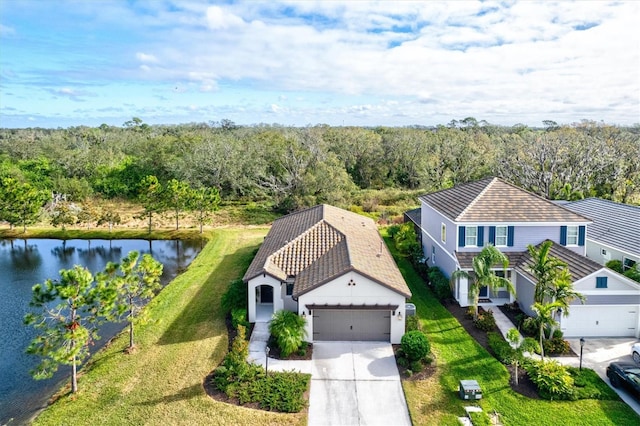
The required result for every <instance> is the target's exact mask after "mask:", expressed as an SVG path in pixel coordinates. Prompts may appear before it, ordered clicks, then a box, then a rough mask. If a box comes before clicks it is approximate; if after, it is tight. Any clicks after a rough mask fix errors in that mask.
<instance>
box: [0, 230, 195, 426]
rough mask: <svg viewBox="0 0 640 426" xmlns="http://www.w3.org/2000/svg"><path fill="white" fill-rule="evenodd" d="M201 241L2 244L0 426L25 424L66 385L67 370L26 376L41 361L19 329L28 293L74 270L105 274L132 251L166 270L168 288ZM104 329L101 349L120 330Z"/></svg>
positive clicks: (29, 335)
mask: <svg viewBox="0 0 640 426" xmlns="http://www.w3.org/2000/svg"><path fill="white" fill-rule="evenodd" d="M201 244H202V242H201V241H199V240H67V241H63V240H53V239H16V240H0V342H2V343H1V344H0V425H4V424H7V423H8V422H9V421H10V420H11V419H13V420H12V421H11V423H9V424H23V423H26V422H27V421H28V420H29V418H31V416H32V415H33V414H34V413H36V412H37V410H38V409H39V408H41V407H42V406H44V405H46V401H47V399H48V398H49V397H50V396H51V394H52V393H53V392H55V391H56V390H57V389H58V387H59V385H60V382H61V381H63V380H67V379H68V371H69V370H68V369H66V368H65V369H61V371H59V372H58V373H57V374H56V375H55V376H54V377H53V378H51V379H47V380H38V381H36V380H34V379H32V378H31V375H30V374H29V371H30V370H31V369H33V368H34V367H35V366H36V365H37V364H38V362H39V358H38V357H35V356H32V355H27V354H26V353H25V349H26V348H27V346H28V345H29V342H31V340H32V339H33V338H34V337H35V334H36V330H35V329H34V328H33V327H27V326H25V325H23V318H24V316H25V314H26V313H27V312H29V310H30V308H29V302H30V301H31V288H32V287H33V285H34V284H37V283H42V282H44V281H45V280H46V279H48V278H51V279H58V278H59V277H60V276H59V271H60V270H61V269H70V268H72V267H73V266H74V265H82V266H85V267H87V268H88V269H89V270H90V271H91V272H94V273H95V272H98V271H101V270H103V269H104V266H105V265H106V264H107V262H110V261H111V262H116V263H118V262H120V261H121V259H122V258H123V257H125V256H126V255H127V254H128V253H129V252H130V251H132V250H137V251H139V252H140V253H141V254H143V253H151V254H152V255H153V257H154V258H155V259H156V260H158V261H160V262H161V263H162V264H164V270H163V274H162V279H161V281H162V284H163V285H166V284H167V283H168V282H170V281H171V280H172V279H173V278H174V277H175V276H176V275H178V273H180V272H182V271H183V270H184V268H186V267H187V266H188V265H189V263H191V261H192V260H193V259H194V258H195V257H196V256H197V255H198V253H199V252H200V250H201V248H202V247H201ZM124 325H125V324H124V323H119V324H106V325H105V326H104V327H103V328H102V329H101V332H100V333H99V334H100V336H101V340H100V341H99V342H98V343H99V344H98V345H96V346H94V347H93V348H92V352H94V351H95V350H97V349H99V348H100V347H101V346H102V345H104V343H105V342H106V341H108V340H109V339H110V338H111V337H113V336H114V335H115V334H116V333H118V332H119V331H120V330H122V328H123V327H124Z"/></svg>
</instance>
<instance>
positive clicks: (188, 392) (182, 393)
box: [137, 383, 202, 407]
mask: <svg viewBox="0 0 640 426" xmlns="http://www.w3.org/2000/svg"><path fill="white" fill-rule="evenodd" d="M200 395H202V383H196V384H193V385H191V386H189V387H186V388H184V389H180V390H179V391H178V392H177V393H175V394H173V395H165V396H163V397H161V398H157V399H153V400H151V401H144V402H141V403H139V404H137V405H144V406H149V407H153V406H156V405H158V404H168V403H171V402H178V401H184V400H187V399H191V398H195V397H197V396H200Z"/></svg>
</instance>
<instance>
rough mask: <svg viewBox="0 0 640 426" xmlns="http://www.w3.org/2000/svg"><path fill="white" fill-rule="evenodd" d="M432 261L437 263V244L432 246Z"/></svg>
mask: <svg viewBox="0 0 640 426" xmlns="http://www.w3.org/2000/svg"><path fill="white" fill-rule="evenodd" d="M431 261H432V262H433V264H434V265H435V264H436V246H435V245H433V246H431Z"/></svg>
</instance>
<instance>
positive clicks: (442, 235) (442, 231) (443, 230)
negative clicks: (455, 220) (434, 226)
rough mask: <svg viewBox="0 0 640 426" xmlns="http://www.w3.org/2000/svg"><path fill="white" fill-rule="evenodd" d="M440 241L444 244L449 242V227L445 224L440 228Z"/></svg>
mask: <svg viewBox="0 0 640 426" xmlns="http://www.w3.org/2000/svg"><path fill="white" fill-rule="evenodd" d="M440 240H441V241H442V242H443V243H446V242H447V225H446V224H445V223H444V222H443V223H442V225H441V226H440Z"/></svg>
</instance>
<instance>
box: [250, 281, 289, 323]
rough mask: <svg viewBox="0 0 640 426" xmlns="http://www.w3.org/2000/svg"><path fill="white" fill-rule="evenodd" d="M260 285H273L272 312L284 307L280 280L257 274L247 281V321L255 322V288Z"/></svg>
mask: <svg viewBox="0 0 640 426" xmlns="http://www.w3.org/2000/svg"><path fill="white" fill-rule="evenodd" d="M261 285H268V286H271V287H273V312H277V311H279V310H281V309H283V308H284V302H283V300H282V296H281V294H282V293H281V290H280V286H281V285H282V284H281V282H280V280H277V279H275V278H274V277H272V276H271V275H259V276H257V277H255V278H252V279H251V280H249V282H248V283H247V290H248V298H249V300H248V302H249V304H248V306H249V309H248V311H249V312H248V316H249V322H256V302H257V300H256V299H257V294H256V293H257V292H256V288H257V287H260V286H261Z"/></svg>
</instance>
